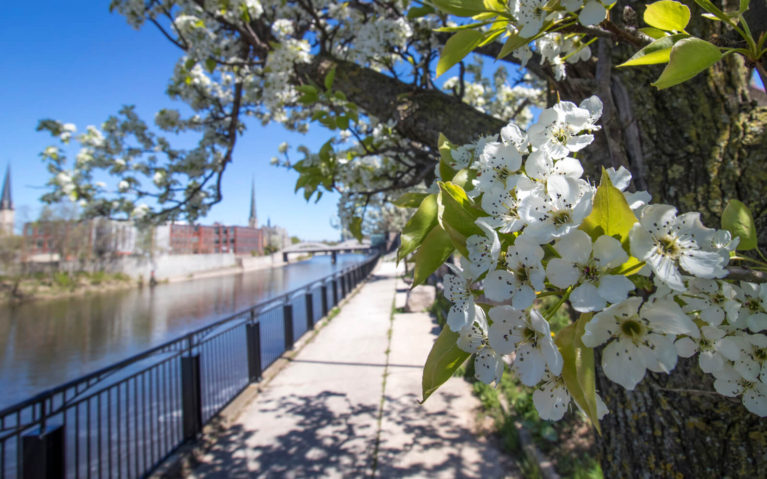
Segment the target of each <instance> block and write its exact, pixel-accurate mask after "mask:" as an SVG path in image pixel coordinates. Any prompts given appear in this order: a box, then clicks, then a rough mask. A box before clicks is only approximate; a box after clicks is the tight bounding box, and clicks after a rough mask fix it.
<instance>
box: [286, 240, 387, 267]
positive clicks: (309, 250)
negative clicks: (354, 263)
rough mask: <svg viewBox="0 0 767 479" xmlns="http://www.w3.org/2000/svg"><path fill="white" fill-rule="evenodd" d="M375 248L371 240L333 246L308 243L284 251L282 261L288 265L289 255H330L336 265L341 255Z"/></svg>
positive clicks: (353, 241)
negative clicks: (338, 256)
mask: <svg viewBox="0 0 767 479" xmlns="http://www.w3.org/2000/svg"><path fill="white" fill-rule="evenodd" d="M373 248H374V247H373V246H372V245H371V244H370V240H363V241H361V242H360V241H357V240H356V239H351V240H346V241H343V242H341V243H338V244H336V245H332V246H331V245H327V244H324V243H312V242H308V241H307V242H303V243H297V244H294V245H291V246H289V247H287V248H285V249H283V250H282V261H284V262H286V263H287V262H288V255H289V254H329V255H330V259H331V262H332V263H333V264H335V263H336V259H337V255H338V254H339V253H342V254H343V253H353V252H357V251H369V250H371V249H373Z"/></svg>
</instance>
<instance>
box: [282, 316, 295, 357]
mask: <svg viewBox="0 0 767 479" xmlns="http://www.w3.org/2000/svg"><path fill="white" fill-rule="evenodd" d="M282 326H283V330H284V331H285V351H287V350H289V349H293V305H291V304H286V305H285V306H283V307H282Z"/></svg>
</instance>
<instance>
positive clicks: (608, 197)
mask: <svg viewBox="0 0 767 479" xmlns="http://www.w3.org/2000/svg"><path fill="white" fill-rule="evenodd" d="M636 222H637V218H636V216H635V215H634V212H633V211H631V208H629V205H628V203H627V202H626V198H625V197H624V196H623V193H621V191H620V190H619V189H618V188H616V187H614V186H613V184H612V182H610V176H609V175H608V174H607V170H605V169H604V168H602V179H601V180H600V182H599V187H598V188H597V193H596V195H594V207H593V209H592V210H591V214H589V215H588V216H587V217H586V218H585V219H584V220H583V223H582V224H581V227H580V229H582V230H583V231H585V232H586V233H588V234H589V236H591V239H592V240H596V239H597V238H599V237H600V236H602V235H608V236H612V237H613V238H615V239H617V240H619V241H620V242H621V243H622V244H623V247H624V248H625V249H626V251H628V250H629V249H628V241H629V232H630V231H631V227H632V226H634V223H636Z"/></svg>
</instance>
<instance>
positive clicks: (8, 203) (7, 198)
mask: <svg viewBox="0 0 767 479" xmlns="http://www.w3.org/2000/svg"><path fill="white" fill-rule="evenodd" d="M12 209H13V200H11V165H8V167H7V168H6V170H5V181H3V194H2V197H1V199H0V210H12Z"/></svg>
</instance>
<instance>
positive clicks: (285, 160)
mask: <svg viewBox="0 0 767 479" xmlns="http://www.w3.org/2000/svg"><path fill="white" fill-rule="evenodd" d="M730 3H731V2H725V3H724V4H722V3H719V2H718V3H716V4H714V3H711V2H710V1H709V0H696V1H688V2H685V5H684V6H683V7H684V8H681V7H679V6H678V5H680V4H678V3H676V2H667V3H663V5H664V8H663V9H662V13H661V14H660V15H656V16H655V17H653V14H652V9H650V11H651V14H650V15H649V17H648V14H647V12H648V8H647V4H646V3H645V2H634V1H624V0H620V1H618V2H616V3H614V4H611V5H610V8H609V12H608V10H607V8H606V6H605V5H604V4H602V3H601V2H599V1H597V0H589V1H588V2H582V1H578V0H562V1H559V2H557V1H554V2H544V1H542V0H518V1H510V2H508V3H507V2H501V1H496V0H485V1H484V2H482V1H478V0H471V1H469V0H463V1H461V0H439V1H434V2H433V3H431V2H430V3H418V2H412V3H411V2H407V1H385V0H384V1H376V2H360V1H353V2H343V3H341V2H339V3H336V2H330V1H313V0H292V1H284V2H283V1H280V2H271V1H263V2H260V1H257V0H238V1H237V0H230V1H219V2H216V1H204V2H203V1H191V0H188V1H184V0H178V1H172V0H165V1H159V0H149V1H145V0H122V1H120V0H115V1H113V2H112V8H113V9H115V10H117V11H119V12H120V13H122V14H123V15H125V16H126V18H127V20H128V22H129V23H130V24H131V25H133V26H134V27H142V26H143V25H145V24H147V23H149V24H152V26H153V27H155V28H158V29H160V30H161V31H162V32H163V34H164V35H165V36H166V37H167V38H168V40H169V41H171V42H172V43H174V44H175V45H176V46H178V47H179V51H180V57H179V60H178V62H177V64H176V67H175V70H174V74H173V76H172V78H171V79H170V83H169V86H168V90H167V92H168V94H169V96H171V97H172V98H174V99H179V100H182V101H183V102H185V103H186V104H187V105H188V106H189V107H190V108H191V109H192V110H193V112H194V113H193V114H192V115H190V116H188V117H184V116H182V115H181V113H180V112H178V111H173V110H162V111H160V112H158V113H157V115H156V116H155V119H154V120H155V125H156V126H157V128H158V129H159V130H160V131H161V132H165V133H170V134H173V133H178V132H182V131H184V132H190V131H191V132H196V133H198V134H199V136H200V141H199V143H198V146H197V147H195V148H193V149H190V150H182V149H177V148H174V147H172V146H171V142H170V140H169V139H167V138H165V137H163V136H161V135H160V133H156V132H154V131H152V130H151V129H150V128H149V126H148V125H147V124H146V123H145V122H144V121H142V120H141V119H140V118H138V116H137V115H136V113H135V111H134V110H133V109H132V108H131V107H126V108H124V109H123V110H121V111H120V112H119V114H118V115H116V116H114V117H111V118H109V119H108V120H107V121H106V122H105V123H104V124H103V125H101V127H99V128H96V127H88V128H87V129H86V130H85V131H84V132H83V133H81V134H79V135H76V131H75V127H74V125H71V124H67V123H61V122H58V121H53V120H45V121H42V122H41V123H40V128H41V129H43V130H47V131H49V132H50V133H52V134H53V135H54V136H55V137H57V138H58V139H59V140H61V141H62V142H64V143H67V142H69V141H71V139H73V138H75V139H76V140H77V141H78V142H79V144H80V146H81V148H80V150H79V152H78V153H77V155H76V158H75V159H74V161H73V162H72V163H71V164H70V163H68V161H67V158H66V156H65V154H64V150H63V149H62V148H61V147H59V146H51V147H49V148H48V149H46V150H45V151H44V152H43V158H44V159H45V161H47V162H48V164H49V168H50V171H51V173H52V180H51V186H52V187H53V188H52V190H51V192H50V193H49V194H48V195H46V199H48V200H51V201H53V200H57V199H60V198H64V197H69V198H71V199H73V200H77V201H83V202H84V204H85V206H84V209H85V212H86V214H89V215H112V216H114V215H126V216H130V217H133V218H139V219H141V218H148V217H150V216H153V217H154V218H155V219H160V220H162V219H167V218H173V217H176V216H178V215H185V216H187V217H188V218H189V219H190V220H194V219H195V218H196V217H198V216H199V215H204V214H205V213H206V212H207V211H208V209H209V208H210V206H211V205H212V204H215V203H216V202H217V201H220V199H221V195H222V191H221V176H222V175H223V174H224V171H225V169H226V167H227V165H228V164H229V163H230V162H231V159H232V152H233V150H234V147H235V143H236V140H237V137H238V136H239V135H240V134H243V133H244V131H245V119H246V118H248V117H254V118H255V119H257V120H259V121H261V122H263V123H267V122H278V123H281V124H283V125H284V126H285V127H286V128H288V129H293V130H297V131H306V130H307V129H308V128H309V126H310V124H312V123H318V124H320V125H322V126H323V127H325V128H326V129H327V130H329V132H330V133H329V135H332V136H331V138H330V139H329V140H328V141H327V142H326V143H325V144H324V145H323V146H322V147H321V148H320V149H319V151H316V152H312V151H309V150H308V149H306V148H302V147H299V148H296V152H297V154H299V155H301V158H300V159H298V160H297V161H291V159H290V158H289V157H288V156H287V155H288V152H289V148H288V147H287V146H286V147H284V148H281V150H282V151H280V152H279V153H280V154H282V155H283V156H282V158H278V159H277V163H280V164H284V165H286V166H287V165H289V166H290V167H292V168H294V169H295V170H296V171H297V172H298V173H299V179H298V183H297V188H299V189H302V190H303V192H304V195H305V197H306V198H307V199H311V198H316V199H319V198H320V197H321V196H322V194H323V192H324V191H337V192H339V193H340V194H341V201H340V208H339V209H340V212H341V218H342V222H343V223H344V224H348V225H350V227H349V229H350V230H351V231H352V232H353V233H355V234H357V235H359V234H361V232H362V225H363V217H365V211H366V209H368V208H371V209H372V208H375V207H379V205H380V207H385V206H383V205H385V204H387V203H388V202H391V201H392V200H395V199H397V200H398V201H397V203H398V204H399V205H401V206H403V207H413V206H418V204H419V203H418V201H416V199H420V198H422V196H412V193H413V192H415V193H419V192H420V193H424V192H427V191H429V189H430V188H431V189H432V190H431V191H435V190H434V188H436V187H437V186H438V185H436V184H434V180H435V178H441V179H448V178H451V179H452V180H453V182H458V180H457V179H456V178H455V177H454V176H453V175H448V174H446V173H445V172H448V173H449V172H450V171H451V170H453V171H455V170H461V169H462V168H463V167H464V166H465V165H466V164H468V162H469V161H470V160H471V159H472V158H473V156H472V155H473V151H482V149H483V148H482V145H484V144H486V143H488V142H490V141H494V139H493V138H491V137H490V136H492V137H494V138H497V136H496V135H497V134H498V132H499V131H501V132H502V129H503V128H504V127H505V126H506V125H507V123H508V122H509V121H511V120H513V121H515V122H516V123H517V124H519V125H522V126H524V125H525V124H527V123H528V122H529V121H530V120H531V119H532V117H533V116H534V115H533V113H534V110H532V109H531V107H532V106H534V105H542V106H551V105H554V104H555V103H556V102H557V101H558V100H568V101H572V102H574V103H575V104H581V102H583V100H585V99H587V98H589V97H591V96H592V95H593V94H596V95H597V96H598V97H599V98H600V99H601V102H602V104H603V110H602V112H601V119H600V126H601V128H600V129H599V130H596V129H595V131H594V132H593V136H594V142H593V144H592V145H591V146H590V147H589V148H586V149H572V150H570V151H571V152H572V153H573V154H576V152H577V156H578V159H579V160H580V162H581V163H582V164H583V167H584V169H585V175H586V177H588V178H591V179H592V181H594V182H596V181H597V179H598V178H599V177H600V174H599V173H600V170H601V168H603V167H612V168H614V169H615V170H616V171H617V170H619V169H620V167H624V168H625V169H626V170H628V171H630V173H631V175H632V178H633V180H632V186H633V187H635V188H636V189H639V190H647V191H648V192H649V193H650V194H651V195H652V197H653V199H654V201H655V202H665V203H669V204H672V205H675V206H676V207H677V208H678V209H679V210H680V211H682V212H686V211H699V212H700V213H701V218H702V220H703V222H704V223H705V224H708V225H713V224H718V223H719V217H720V216H721V215H722V213H723V209H724V207H725V205H726V204H727V202H728V200H731V199H738V200H740V201H742V202H743V203H745V204H746V205H748V207H749V208H750V210H751V211H752V212H753V213H754V219H755V222H756V226H757V229H758V231H760V232H761V233H760V236H759V238H758V239H759V244H760V245H761V246H762V247H764V246H765V241H766V239H765V234H767V233H765V231H767V230H766V229H765V223H766V222H767V203H766V202H767V198H765V196H764V194H763V192H764V190H765V185H766V184H767V177H766V176H765V175H767V173H766V172H765V169H764V168H763V159H764V151H766V148H767V134H766V133H765V125H766V124H767V110H765V109H764V108H762V107H759V106H757V104H756V102H754V101H753V100H752V97H751V91H750V89H749V80H750V78H751V74H752V70H753V69H756V70H757V71H759V73H762V72H763V71H764V67H763V62H762V49H763V48H764V38H765V36H764V35H763V32H764V30H765V28H764V27H765V23H766V22H765V16H764V13H765V12H764V10H765V7H764V5H763V3H761V2H755V4H754V5H753V6H752V7H751V8H750V9H749V8H748V7H749V2H748V1H742V2H740V3H739V4H736V5H730ZM435 5H436V6H438V7H440V8H441V9H442V10H439V9H436V8H434V7H435ZM685 12H686V13H685ZM702 14H705V15H702ZM712 19H713V20H712ZM459 24H460V25H465V26H463V27H460V26H458V25H459ZM700 42H703V43H700ZM471 51H473V54H472V55H470V56H467V54H468V53H469V52H471ZM496 59H498V62H497V63H495V64H494V65H493V68H490V67H488V66H486V65H487V64H488V62H492V61H496ZM627 61H630V62H633V63H631V64H633V65H639V66H641V67H640V68H636V67H618V65H620V64H623V63H624V62H627ZM669 61H670V63H668V62H669ZM658 63H660V64H662V63H668V66H667V67H661V66H652V65H653V64H658ZM631 64H630V65H631ZM435 65H436V70H437V71H439V72H440V73H442V72H445V71H446V72H448V74H449V75H452V76H451V77H450V78H448V79H446V80H445V81H444V82H442V83H440V82H439V81H437V80H436V78H435ZM520 65H524V66H525V70H520V69H519V66H520ZM647 65H651V66H647ZM672 65H675V66H673V67H672ZM450 67H455V68H453V69H450ZM669 69H670V70H669ZM490 70H492V72H491V73H490V74H488V71H490ZM667 71H669V73H667ZM696 74H697V76H696ZM659 75H660V76H659ZM656 79H657V80H656ZM683 80H688V81H683ZM440 81H441V80H440ZM653 82H656V85H658V86H659V87H669V86H671V85H672V84H674V83H676V85H675V86H673V88H663V89H658V88H656V87H655V86H652V85H651V84H652V83H653ZM680 82H681V83H680ZM549 133H552V132H549ZM553 133H554V134H555V136H556V138H558V139H559V141H565V142H566V140H567V138H568V134H564V135H562V134H560V133H561V132H559V131H555V132H553ZM565 133H567V132H565ZM440 134H443V135H444V138H446V139H447V140H449V142H451V143H450V145H452V146H447V147H446V146H445V145H447V143H446V142H445V141H444V140H443V141H440ZM502 135H503V133H502ZM512 136H513V135H512ZM512 136H508V137H507V138H506V139H507V140H508V141H511V140H509V139H510V138H511V137H512ZM463 145H470V147H464V148H461V147H462V146H463ZM478 145H479V146H478ZM583 146H585V145H583ZM440 147H442V148H443V150H449V151H450V152H449V154H444V156H445V157H446V158H447V159H448V160H446V162H445V165H444V167H445V169H444V170H442V169H441V168H438V169H437V170H436V171H435V167H436V166H437V165H438V160H439V158H440ZM478 147H479V150H477V148H478ZM99 171H106V172H108V173H110V174H113V175H116V176H119V178H120V180H119V183H118V185H117V189H116V190H110V189H109V188H108V187H107V186H106V185H104V184H100V183H98V182H95V181H94V175H95V174H96V172H99ZM501 173H503V172H502V171H501ZM407 195H411V196H407ZM451 241H452V240H451ZM694 363H695V361H694V360H692V359H690V360H683V359H680V361H679V363H678V364H677V366H676V368H675V369H674V370H673V372H672V374H670V375H665V374H664V375H658V374H655V373H648V377H647V378H646V379H645V381H643V382H642V383H641V384H639V386H637V387H636V388H635V389H633V390H631V391H629V390H626V389H625V388H623V387H622V386H619V385H616V384H615V383H613V382H612V381H609V380H607V379H606V378H605V377H604V375H603V374H601V371H600V369H599V368H597V370H596V371H597V374H598V376H597V384H598V389H599V391H600V394H601V396H602V398H603V399H604V401H605V403H606V406H607V408H608V409H609V410H610V414H608V415H607V416H605V418H604V419H603V420H602V422H601V426H602V435H601V436H600V437H599V440H598V443H599V445H600V448H601V451H602V454H601V460H602V466H603V470H604V472H605V475H606V476H607V477H620V476H627V475H636V476H667V477H677V475H679V474H681V475H683V476H687V477H706V476H721V475H727V474H738V475H746V476H748V475H753V476H757V475H759V474H760V471H763V470H764V468H765V467H767V463H766V461H767V459H765V455H764V453H763V451H764V448H765V437H767V424H765V421H764V420H763V419H761V418H759V417H758V416H755V415H754V414H751V413H750V412H748V411H746V410H745V408H744V407H743V406H742V405H741V404H740V403H739V402H737V401H730V400H729V399H727V398H723V397H721V396H719V395H717V394H713V393H712V392H713V386H712V383H711V378H710V377H708V376H706V375H703V374H701V373H700V371H699V370H698V369H697V367H694ZM736 471H737V472H736Z"/></svg>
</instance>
